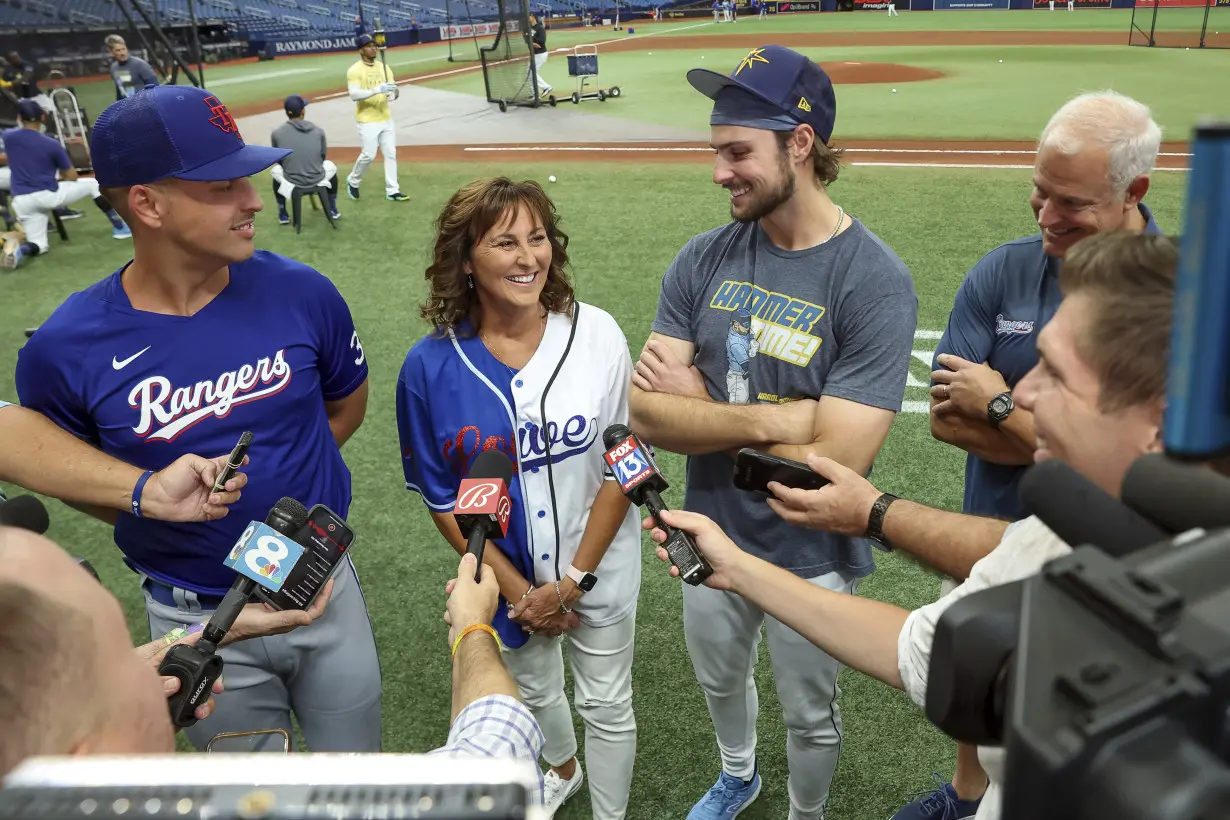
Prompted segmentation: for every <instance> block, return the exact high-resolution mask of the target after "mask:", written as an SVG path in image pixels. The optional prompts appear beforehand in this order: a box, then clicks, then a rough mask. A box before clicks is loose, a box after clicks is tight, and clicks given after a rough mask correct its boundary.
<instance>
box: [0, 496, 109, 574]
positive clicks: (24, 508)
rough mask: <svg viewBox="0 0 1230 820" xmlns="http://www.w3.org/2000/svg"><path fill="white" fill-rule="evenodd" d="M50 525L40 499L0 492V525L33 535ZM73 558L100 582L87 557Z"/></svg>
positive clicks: (42, 531) (43, 532) (96, 571)
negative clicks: (11, 495)
mask: <svg viewBox="0 0 1230 820" xmlns="http://www.w3.org/2000/svg"><path fill="white" fill-rule="evenodd" d="M50 526H51V519H50V518H48V517H47V508H46V507H44V506H43V502H42V501H39V500H38V499H37V498H35V497H34V496H32V495H19V496H17V497H16V498H8V497H7V496H5V495H4V493H0V527H17V528H19V529H23V530H28V531H30V532H32V533H34V534H35V535H43V534H45V533H46V532H47V528H48V527H50ZM73 560H74V561H76V562H77V565H78V566H80V567H81V568H82V569H84V570H85V571H86V572H88V573H90V575H93V576H94V580H95V581H99V582H100V583H101V581H102V579H101V578H99V577H98V570H96V569H94V565H93V564H91V563H90V562H89V561H88V560H87V559H85V558H76V557H74V558H73Z"/></svg>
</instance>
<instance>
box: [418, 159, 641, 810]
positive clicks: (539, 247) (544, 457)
mask: <svg viewBox="0 0 1230 820" xmlns="http://www.w3.org/2000/svg"><path fill="white" fill-rule="evenodd" d="M567 245H568V237H567V236H566V235H565V234H563V233H562V232H561V231H560V229H559V226H558V220H557V216H556V213H555V206H554V205H553V204H552V202H551V200H550V199H548V197H547V195H546V193H545V192H544V191H543V189H542V188H541V187H540V186H539V185H538V184H537V183H534V182H520V183H516V182H513V181H511V180H508V179H504V178H500V179H490V180H480V181H477V182H473V183H471V184H469V185H467V186H465V187H464V188H462V189H461V190H459V191H458V192H457V193H456V194H454V195H453V197H452V198H451V199H450V200H449V202H448V204H447V205H446V206H445V208H444V211H443V213H441V214H440V217H439V219H438V221H437V232H436V242H435V256H434V259H433V261H432V263H431V265H430V267H428V268H427V272H426V273H427V280H428V282H429V283H430V289H431V292H430V294H429V296H428V297H427V301H426V303H425V304H424V305H423V306H422V315H423V317H424V318H426V319H427V320H428V321H429V322H431V323H432V325H433V326H434V328H435V329H434V330H433V331H432V332H431V333H429V334H428V335H427V336H425V337H424V338H422V339H421V340H420V341H419V342H418V343H417V344H415V345H414V347H413V348H411V350H410V352H409V353H408V354H407V356H406V361H405V364H404V365H403V367H402V370H401V377H400V379H399V380H398V385H397V424H398V430H399V432H400V436H401V447H402V466H403V469H404V471H405V476H406V486H407V487H408V488H409V489H410V490H412V491H414V492H416V493H418V494H419V495H421V496H422V498H423V501H424V503H426V505H427V507H428V509H429V511H430V512H431V516H432V518H433V519H434V521H435V523H436V526H437V527H438V528H439V529H440V532H441V533H442V534H443V535H444V537H445V538H446V539H447V540H448V542H449V543H450V544H451V545H452V547H453V549H455V550H456V551H457V552H459V553H464V552H465V548H466V545H465V539H464V538H463V537H462V535H461V532H460V530H459V528H458V526H457V523H456V520H455V519H454V517H453V513H452V510H453V506H454V503H455V500H456V497H457V488H458V486H459V485H460V483H461V480H462V479H463V478H465V477H466V475H467V474H468V472H469V470H470V467H471V465H472V464H473V463H474V459H475V457H476V456H477V455H478V454H479V453H480V452H482V451H484V450H488V449H491V448H497V449H499V450H502V451H503V452H505V453H507V454H508V456H509V458H511V459H512V461H513V462H514V464H515V465H516V472H515V474H514V476H513V480H512V487H511V488H510V494H511V497H512V504H513V514H512V516H511V519H510V521H509V526H508V533H507V535H506V536H505V537H503V538H501V539H498V540H494V541H491V542H489V544H488V545H487V549H486V551H485V554H484V559H483V562H484V564H485V566H486V567H487V568H488V569H487V571H492V572H494V573H495V575H496V578H498V579H499V582H500V591H501V595H502V597H503V601H504V604H505V605H504V606H502V607H501V608H500V610H499V611H498V612H497V615H496V617H495V620H494V622H493V626H494V627H495V628H496V630H497V631H498V632H499V633H500V636H501V639H502V640H503V642H504V644H505V646H507V647H508V648H509V649H510V650H512V651H509V652H507V653H505V655H504V658H505V661H506V662H507V664H508V668H509V670H510V671H511V672H512V674H513V676H514V677H515V678H516V680H517V684H518V686H519V687H520V689H521V695H522V697H523V698H524V699H525V702H526V704H527V705H528V706H529V707H530V709H531V710H533V712H534V716H535V718H537V720H538V722H539V724H540V725H541V727H542V730H543V733H544V735H545V736H546V746H545V747H544V749H543V757H544V758H545V759H546V761H547V763H548V764H549V765H550V766H551V770H550V771H549V772H548V773H547V775H546V778H545V789H544V798H545V803H546V808H547V809H548V810H549V811H554V810H555V809H557V808H558V807H559V806H560V805H562V804H563V802H564V801H565V800H567V799H568V798H569V797H571V796H572V795H573V794H575V793H576V792H577V791H578V790H579V789H580V787H581V784H582V781H583V779H584V775H583V773H582V770H581V767H580V765H579V764H578V762H577V759H576V752H577V740H576V736H575V734H574V732H573V728H572V727H573V724H572V715H571V713H570V711H569V708H568V702H567V699H566V696H565V694H564V660H563V644H564V642H565V639H566V641H567V644H568V657H569V661H570V662H571V665H572V673H573V679H574V681H575V688H576V696H575V699H574V702H575V703H576V707H577V711H578V712H579V713H580V715H581V719H582V720H583V721H584V723H585V754H586V757H587V759H588V760H589V761H591V762H594V765H593V766H591V767H590V772H589V775H590V778H589V779H590V783H589V790H590V797H591V800H592V803H593V816H594V818H595V820H615V818H623V817H624V816H625V814H626V812H627V806H628V792H629V788H630V785H631V781H632V766H633V761H634V759H635V757H636V721H635V719H634V717H633V713H632V650H633V638H634V631H635V630H634V627H635V621H636V601H637V594H638V593H639V591H640V583H641V569H640V535H639V529H638V523H637V518H638V516H637V514H636V511H635V509H634V508H632V507H631V506H630V505H629V504H628V502H627V500H626V499H625V498H624V496H623V494H622V493H621V492H620V488H619V485H618V483H616V482H615V481H614V480H610V477H609V476H608V475H607V474H606V470H605V462H604V460H603V445H602V431H603V430H604V429H606V427H607V426H609V425H611V424H616V423H618V424H626V423H627V422H628V385H629V381H630V379H631V373H632V359H631V357H630V356H629V354H628V344H627V340H626V339H625V338H624V335H623V332H622V331H621V330H620V329H619V326H618V325H617V324H616V323H615V320H614V319H613V318H612V317H611V316H610V314H608V313H606V312H605V311H603V310H601V309H600V308H597V307H594V306H592V305H588V304H585V303H582V302H578V301H577V300H576V299H575V297H574V294H573V290H572V286H571V284H570V283H569V281H568V277H567V275H566V274H565V267H566V266H567V264H568V254H567V250H566V249H567ZM441 566H444V564H442V565H441ZM598 761H600V763H599V762H598Z"/></svg>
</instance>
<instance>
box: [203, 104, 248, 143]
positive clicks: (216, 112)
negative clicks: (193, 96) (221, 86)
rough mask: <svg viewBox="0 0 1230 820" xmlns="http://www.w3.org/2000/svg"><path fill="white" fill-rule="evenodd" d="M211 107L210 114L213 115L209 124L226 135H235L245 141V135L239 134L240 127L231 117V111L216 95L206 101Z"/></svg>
mask: <svg viewBox="0 0 1230 820" xmlns="http://www.w3.org/2000/svg"><path fill="white" fill-rule="evenodd" d="M202 102H204V103H205V104H206V105H208V106H209V113H210V114H212V115H213V116H211V117H210V118H209V124H210V125H212V126H214V127H215V128H217V129H219V130H220V131H222V132H223V133H224V134H234V135H235V136H236V137H238V138H239V139H243V135H242V134H240V133H239V125H238V123H236V122H235V118H234V117H232V116H231V112H230V109H228V108H227V107H226V105H224V104H223V102H222V100H219V99H218V98H217V97H215V96H214V95H212V94H210V95H209V96H208V97H206V98H205V99H204V100H202Z"/></svg>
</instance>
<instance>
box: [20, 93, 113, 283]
mask: <svg viewBox="0 0 1230 820" xmlns="http://www.w3.org/2000/svg"><path fill="white" fill-rule="evenodd" d="M18 112H19V115H20V117H21V127H20V128H14V129H12V130H10V131H6V132H5V135H4V147H5V156H6V158H7V160H8V163H9V170H10V175H9V185H10V188H11V191H12V194H13V198H12V208H13V216H14V217H15V218H16V219H17V221H18V222H20V223H21V227H22V230H24V231H25V234H26V241H25V242H23V243H22V244H21V245H17V246H14V247H12V250H11V252H6V253H5V255H4V257H3V259H2V260H0V266H2V267H5V268H16V267H17V266H18V265H20V264H21V260H22V259H23V258H24V257H27V256H37V255H38V254H41V253H47V251H48V250H50V248H51V246H50V245H49V244H48V242H47V223H48V221H49V215H50V214H51V212H52V211H54V210H56V209H58V208H63V207H64V206H66V205H69V204H71V203H74V202H77V201H79V200H82V199H85V198H86V197H89V198H91V199H93V200H94V203H95V204H96V205H97V206H98V208H99V209H100V210H101V211H102V212H103V213H104V214H106V215H107V218H108V219H109V220H111V227H112V236H114V237H115V238H116V239H129V238H131V237H132V232H131V231H129V230H128V226H127V225H125V224H124V221H123V220H122V219H120V217H119V214H117V213H116V212H115V211H114V210H113V209H112V208H111V205H110V203H108V202H107V200H106V199H104V198H103V197H102V195H101V194H100V192H99V189H98V182H97V181H95V180H94V179H91V178H86V179H80V178H78V176H77V169H76V168H74V167H73V164H72V160H71V159H70V158H69V156H68V152H67V151H65V150H64V146H63V145H61V144H60V142H59V141H58V140H56V139H54V138H52V137H49V136H47V135H46V134H44V133H42V124H43V120H44V118H45V117H46V114H45V113H44V112H43V110H42V108H41V107H40V106H39V105H38V103H37V102H35V101H34V100H22V101H21V102H20V103H19V104H18Z"/></svg>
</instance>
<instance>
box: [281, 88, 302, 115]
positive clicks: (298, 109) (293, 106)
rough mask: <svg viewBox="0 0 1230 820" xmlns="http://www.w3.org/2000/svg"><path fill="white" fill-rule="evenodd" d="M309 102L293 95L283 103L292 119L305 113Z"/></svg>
mask: <svg viewBox="0 0 1230 820" xmlns="http://www.w3.org/2000/svg"><path fill="white" fill-rule="evenodd" d="M307 104H308V101H307V100H305V99H303V98H302V97H300V96H299V95H298V94H291V95H290V96H289V97H287V98H286V99H285V100H284V101H283V102H282V108H283V109H285V110H286V113H287V114H289V115H290V116H292V117H297V116H299V115H300V114H302V113H303V109H305V108H307Z"/></svg>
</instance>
